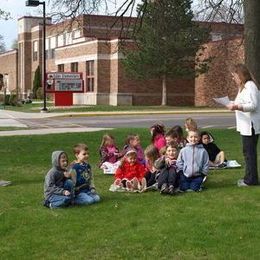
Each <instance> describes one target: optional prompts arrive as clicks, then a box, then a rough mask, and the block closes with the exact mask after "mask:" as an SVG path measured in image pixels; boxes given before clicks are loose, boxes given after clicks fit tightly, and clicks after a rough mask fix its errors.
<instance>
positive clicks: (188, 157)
mask: <svg viewBox="0 0 260 260" xmlns="http://www.w3.org/2000/svg"><path fill="white" fill-rule="evenodd" d="M187 140H188V143H187V144H186V146H185V147H184V148H182V149H181V151H180V153H179V156H178V159H177V162H176V164H177V169H178V172H179V173H180V190H181V191H187V190H191V191H200V190H201V184H202V182H203V180H204V178H205V176H207V175H208V171H209V156H208V153H207V151H206V150H205V149H204V147H203V145H202V144H199V140H200V136H199V133H198V131H189V132H188V136H187Z"/></svg>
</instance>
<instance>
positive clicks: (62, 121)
mask: <svg viewBox="0 0 260 260" xmlns="http://www.w3.org/2000/svg"><path fill="white" fill-rule="evenodd" d="M190 116H191V117H192V118H194V119H195V120H196V121H197V122H198V125H199V126H200V127H201V128H234V127H235V116H234V114H233V113H203V114H192V115H191V114H188V113H187V114H179V115H178V114H157V115H110V116H80V117H74V116H70V117H55V118H26V119H18V121H19V123H20V124H25V125H27V126H28V127H29V128H33V129H39V128H65V127H66V128H68V127H72V128H74V127H76V128H77V127H101V128H107V127H109V128H121V127H149V126H151V125H152V124H154V123H156V122H162V123H163V124H165V126H167V127H171V126H174V125H176V124H178V125H181V126H183V123H184V120H185V118H187V117H190ZM16 120H17V119H16Z"/></svg>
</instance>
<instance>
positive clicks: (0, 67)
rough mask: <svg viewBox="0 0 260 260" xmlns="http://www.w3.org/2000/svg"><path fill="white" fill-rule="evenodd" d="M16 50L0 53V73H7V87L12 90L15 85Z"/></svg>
mask: <svg viewBox="0 0 260 260" xmlns="http://www.w3.org/2000/svg"><path fill="white" fill-rule="evenodd" d="M16 64H17V51H16V50H12V51H9V52H6V53H3V54H0V74H2V75H4V74H8V81H9V82H8V88H9V91H14V90H15V89H16V87H17V84H16V78H17V67H16Z"/></svg>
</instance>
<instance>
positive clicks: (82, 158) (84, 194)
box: [70, 144, 100, 205]
mask: <svg viewBox="0 0 260 260" xmlns="http://www.w3.org/2000/svg"><path fill="white" fill-rule="evenodd" d="M73 152H74V154H75V157H76V160H75V161H74V162H73V163H72V164H71V170H70V174H71V178H72V180H73V182H74V183H75V198H74V203H75V204H85V205H87V204H92V203H96V202H99V201H100V197H99V195H98V194H97V193H96V188H95V186H94V182H93V174H92V171H91V166H90V164H89V163H88V162H87V160H88V158H89V151H88V147H87V145H85V144H77V145H75V146H74V148H73Z"/></svg>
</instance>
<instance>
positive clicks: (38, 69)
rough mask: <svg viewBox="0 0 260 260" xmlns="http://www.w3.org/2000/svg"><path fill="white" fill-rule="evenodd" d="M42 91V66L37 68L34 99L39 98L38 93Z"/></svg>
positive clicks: (34, 80) (34, 81)
mask: <svg viewBox="0 0 260 260" xmlns="http://www.w3.org/2000/svg"><path fill="white" fill-rule="evenodd" d="M39 89H41V71H40V66H38V67H37V69H36V71H35V73H34V79H33V98H38V95H37V92H38V90H39Z"/></svg>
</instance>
